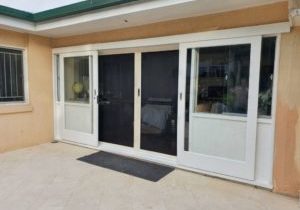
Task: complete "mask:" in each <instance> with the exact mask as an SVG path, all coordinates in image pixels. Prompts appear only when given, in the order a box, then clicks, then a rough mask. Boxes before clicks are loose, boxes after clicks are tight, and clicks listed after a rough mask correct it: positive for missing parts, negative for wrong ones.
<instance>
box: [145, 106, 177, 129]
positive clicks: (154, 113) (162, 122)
mask: <svg viewBox="0 0 300 210" xmlns="http://www.w3.org/2000/svg"><path fill="white" fill-rule="evenodd" d="M171 111H172V110H171V106H170V105H154V104H146V105H145V106H143V107H142V113H141V114H142V123H143V124H146V125H150V126H153V127H155V128H158V129H160V130H164V129H165V126H166V121H167V119H168V116H169V115H170V114H171Z"/></svg>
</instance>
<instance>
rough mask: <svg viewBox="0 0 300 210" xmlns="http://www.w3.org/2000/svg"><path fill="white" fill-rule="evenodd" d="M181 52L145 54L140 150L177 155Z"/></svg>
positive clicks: (143, 62) (143, 56) (143, 55)
mask: <svg viewBox="0 0 300 210" xmlns="http://www.w3.org/2000/svg"><path fill="white" fill-rule="evenodd" d="M177 95H178V51H165V52H149V53H143V54H142V96H141V102H142V107H141V148H142V149H145V150H150V151H155V152H160V153H164V154H169V155H176V152H177V146H176V145H177V138H176V137H177Z"/></svg>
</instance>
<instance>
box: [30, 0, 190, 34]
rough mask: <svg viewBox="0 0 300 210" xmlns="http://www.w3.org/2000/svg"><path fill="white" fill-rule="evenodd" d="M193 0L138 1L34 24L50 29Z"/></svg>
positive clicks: (40, 29)
mask: <svg viewBox="0 0 300 210" xmlns="http://www.w3.org/2000/svg"><path fill="white" fill-rule="evenodd" d="M194 1H196V0H159V1H149V2H144V3H139V4H132V5H126V6H120V7H117V8H114V9H109V10H103V11H101V12H90V13H86V14H82V15H79V16H75V17H71V18H67V19H65V18H62V19H56V20H54V21H48V22H44V23H38V24H37V25H36V31H44V30H51V29H54V28H60V27H65V26H70V25H75V24H80V23H86V22H90V21H95V20H101V19H106V18H111V17H117V16H122V15H126V14H132V13H137V12H143V11H147V10H153V9H157V8H163V7H168V6H173V5H178V4H184V3H188V2H194Z"/></svg>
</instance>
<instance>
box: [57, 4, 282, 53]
mask: <svg viewBox="0 0 300 210" xmlns="http://www.w3.org/2000/svg"><path fill="white" fill-rule="evenodd" d="M286 21H288V3H287V1H284V2H279V3H275V4H269V5H264V6H258V7H251V8H246V9H241V10H236V11H231V12H223V13H217V14H212V15H205V16H198V17H191V18H184V19H179V20H171V21H165V22H160V23H154V24H148V25H143V26H137V27H131V28H125V29H117V30H111V31H104V32H96V33H90V34H85V35H78V36H69V37H62V38H54V39H52V46H53V47H65V46H73V45H82V44H88V43H103V42H113V41H121V40H130V39H141V38H149V37H158V36H168V35H175V34H184V33H193V32H201V31H209V30H220V29H228V28H237V27H243V26H254V25H261V24H270V23H278V22H286Z"/></svg>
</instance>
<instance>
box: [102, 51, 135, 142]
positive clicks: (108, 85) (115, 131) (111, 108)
mask: <svg viewBox="0 0 300 210" xmlns="http://www.w3.org/2000/svg"><path fill="white" fill-rule="evenodd" d="M98 104H99V141H104V142H108V143H113V144H118V145H124V146H130V147H133V117H134V54H120V55H103V56H100V57H99V96H98Z"/></svg>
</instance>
